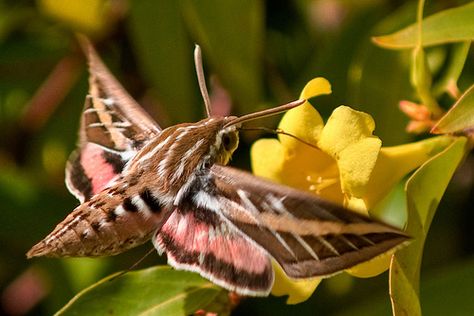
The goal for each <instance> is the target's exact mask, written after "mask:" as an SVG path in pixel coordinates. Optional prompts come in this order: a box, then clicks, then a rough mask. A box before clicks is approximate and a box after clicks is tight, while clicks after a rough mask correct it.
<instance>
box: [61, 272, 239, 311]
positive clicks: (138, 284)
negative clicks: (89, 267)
mask: <svg viewBox="0 0 474 316" xmlns="http://www.w3.org/2000/svg"><path fill="white" fill-rule="evenodd" d="M199 309H204V310H206V311H207V312H214V313H218V314H219V315H223V316H225V315H228V314H229V309H230V308H229V303H228V299H227V292H226V291H225V290H223V289H222V288H220V287H219V286H217V285H214V284H212V283H211V282H209V281H206V280H204V279H202V278H201V277H199V276H198V275H197V274H195V273H191V272H184V271H175V270H173V269H171V268H170V267H162V266H158V267H154V268H149V269H146V270H142V271H135V272H127V273H125V274H121V273H118V274H113V275H111V276H109V277H107V278H105V279H103V280H101V281H99V282H97V283H96V284H94V285H92V286H90V287H88V288H86V289H85V290H84V291H82V292H80V293H79V294H77V295H76V296H75V297H74V298H73V299H72V300H71V301H70V302H69V303H68V304H67V305H66V306H64V308H62V309H61V310H60V311H59V312H57V313H56V315H58V316H60V315H64V316H66V315H106V314H112V315H117V316H119V315H143V316H145V315H147V316H153V315H176V316H179V315H183V316H187V315H190V314H192V313H194V312H195V311H197V310H199Z"/></svg>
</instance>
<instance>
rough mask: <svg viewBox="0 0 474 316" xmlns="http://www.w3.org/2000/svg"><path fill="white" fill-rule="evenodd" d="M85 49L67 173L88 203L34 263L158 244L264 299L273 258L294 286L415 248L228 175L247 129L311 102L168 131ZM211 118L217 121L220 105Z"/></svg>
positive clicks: (184, 263)
mask: <svg viewBox="0 0 474 316" xmlns="http://www.w3.org/2000/svg"><path fill="white" fill-rule="evenodd" d="M84 45H85V47H86V51H87V56H88V60H89V70H90V80H89V85H90V88H89V95H88V96H87V98H86V104H85V108H84V111H83V114H82V118H81V129H80V137H79V145H78V149H77V150H76V151H75V152H74V153H73V154H72V155H71V157H70V159H69V161H68V164H67V167H66V184H67V186H68V188H69V190H70V191H71V192H72V193H73V194H74V195H75V196H76V197H77V198H78V199H79V200H80V202H81V204H80V205H79V206H78V207H77V208H76V209H75V210H74V211H73V212H72V213H71V214H69V215H68V216H67V217H66V218H65V219H64V220H63V221H62V222H61V223H59V224H58V225H57V226H56V228H55V229H54V230H53V231H52V232H51V233H50V234H49V235H48V236H47V237H46V238H44V239H43V240H42V241H40V242H39V243H38V244H37V245H35V246H34V247H33V248H32V249H31V250H30V251H29V252H28V253H27V256H28V257H36V256H53V257H64V256H104V255H114V254H118V253H121V252H123V251H125V250H127V249H130V248H132V247H135V246H137V245H140V244H142V243H144V242H145V241H147V240H150V239H152V241H153V244H154V246H155V247H156V249H157V250H158V252H159V253H160V254H161V253H163V252H165V253H166V254H167V256H168V262H169V264H170V265H172V266H173V267H175V268H177V269H184V270H189V271H195V272H198V273H200V274H201V275H202V276H203V277H205V278H208V279H209V280H211V281H213V282H215V283H216V284H218V285H220V286H222V287H224V288H226V289H228V290H230V291H235V292H237V293H239V294H242V295H254V296H260V295H268V293H270V290H271V288H272V285H273V281H274V272H273V267H272V259H274V261H275V262H276V263H278V264H279V265H280V266H281V267H282V269H283V270H284V271H285V273H286V274H287V275H288V276H289V277H291V278H295V279H302V278H310V277H316V276H319V277H324V276H328V275H331V274H334V273H337V272H339V271H342V270H343V269H346V268H349V267H352V266H354V265H356V264H358V263H361V262H363V261H367V260H369V259H371V258H373V257H375V256H377V255H379V254H381V253H383V252H385V251H387V250H389V249H391V248H393V247H396V246H397V245H400V244H401V243H403V242H404V241H406V240H407V239H408V237H407V236H406V235H405V234H404V233H403V232H402V231H400V230H398V229H396V228H393V227H391V226H389V225H386V224H384V223H381V222H378V221H376V220H373V219H370V218H368V217H366V216H363V215H360V214H357V213H354V212H352V211H350V210H347V209H344V208H342V207H340V206H337V205H334V204H332V203H329V202H326V201H323V200H321V199H319V198H317V197H316V196H314V195H311V194H309V193H305V192H301V191H298V190H295V189H292V188H289V187H286V186H282V185H278V184H274V183H271V182H269V181H266V180H263V179H260V178H257V177H255V176H253V175H251V174H249V173H247V172H243V171H238V170H236V169H233V168H230V167H225V166H224V165H226V164H227V163H228V161H229V160H230V158H231V155H232V153H233V152H234V150H235V149H236V148H237V145H238V132H239V129H240V125H241V123H243V122H245V121H247V120H251V119H254V118H258V117H262V116H266V115H271V114H274V113H278V112H281V111H284V110H288V109H290V108H292V107H295V106H298V105H299V104H301V103H302V102H303V101H302V100H298V101H295V102H292V103H289V104H286V105H283V106H280V107H277V108H274V109H269V110H265V111H261V112H257V113H251V114H248V115H245V116H242V117H232V116H231V117H209V118H206V119H204V120H201V121H199V122H197V123H184V124H179V125H175V126H171V127H168V128H166V129H164V130H161V129H160V127H159V126H158V124H157V123H155V122H154V121H153V120H152V119H151V118H150V117H149V116H148V114H146V112H145V111H144V110H143V109H142V108H140V107H139V105H138V104H137V103H136V102H135V101H134V100H133V99H132V98H131V97H130V96H129V95H128V94H127V92H125V90H124V89H123V87H122V86H121V85H120V84H119V83H118V82H117V80H116V79H115V78H114V77H113V76H112V75H111V73H110V72H109V71H108V70H107V68H106V67H105V65H104V64H103V63H102V61H101V60H100V58H99V57H98V55H97V54H96V53H95V51H94V49H93V48H92V46H91V45H90V44H88V43H87V42H86V43H85V44H84ZM198 53H199V52H198ZM197 55H198V57H200V54H197ZM197 59H199V58H197ZM198 70H199V71H198V73H199V74H200V76H199V78H200V79H199V80H200V86H201V90H203V91H204V90H205V89H203V86H204V84H203V83H202V80H203V79H202V78H203V75H202V69H198ZM208 99H209V98H208V97H207V96H206V97H205V100H208ZM206 108H207V112H208V113H212V111H211V110H210V105H209V102H208V101H207V102H206Z"/></svg>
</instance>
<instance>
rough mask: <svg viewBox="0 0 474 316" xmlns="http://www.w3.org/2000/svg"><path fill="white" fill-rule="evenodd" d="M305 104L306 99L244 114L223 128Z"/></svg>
mask: <svg viewBox="0 0 474 316" xmlns="http://www.w3.org/2000/svg"><path fill="white" fill-rule="evenodd" d="M305 102H306V99H299V100H296V101H293V102H290V103H286V104H282V105H279V106H277V107H274V108H271V109H266V110H262V111H258V112H253V113H249V114H245V115H243V116H240V117H237V118H235V119H233V120H231V121H229V122H228V123H227V124H225V125H224V128H225V127H228V126H231V125H235V124H239V123H243V122H248V121H251V120H256V119H259V118H263V117H267V116H271V115H275V114H278V113H281V112H285V111H288V110H291V109H292V108H295V107H297V106H299V105H301V104H303V103H305Z"/></svg>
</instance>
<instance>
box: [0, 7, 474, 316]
mask: <svg viewBox="0 0 474 316" xmlns="http://www.w3.org/2000/svg"><path fill="white" fill-rule="evenodd" d="M449 3H450V4H452V5H456V7H448V5H447V2H446V1H441V0H432V1H427V2H426V7H425V8H424V11H425V12H428V13H425V15H426V16H427V17H426V18H424V19H421V18H422V17H421V10H418V18H419V22H420V23H417V22H416V16H417V8H416V2H414V1H409V0H406V1H401V2H399V3H398V2H396V1H395V2H394V1H389V0H377V1H374V0H369V1H337V0H311V1H296V2H281V1H277V2H275V1H266V2H264V1H261V0H257V1H252V0H244V1H230V2H229V1H227V2H226V1H219V0H205V1H194V0H181V1H166V0H160V1H153V0H141V1H110V0H88V1H85V2H84V3H82V4H81V2H77V3H75V4H74V5H68V4H67V2H64V1H63V0H39V1H37V2H31V1H16V2H15V1H6V0H0V201H1V203H0V222H1V223H2V228H1V229H0V242H1V244H2V247H1V248H0V268H1V269H0V291H1V292H2V293H1V294H2V295H1V297H2V300H1V305H0V314H4V313H7V314H8V313H10V314H14V313H16V314H27V315H51V314H53V313H54V312H57V311H58V310H60V311H59V312H58V314H59V315H102V314H108V313H113V314H114V315H119V314H120V315H131V314H140V315H141V314H143V315H145V314H146V315H189V314H193V313H194V312H196V311H197V310H201V309H202V310H205V311H207V312H217V313H219V315H227V314H230V313H231V312H232V314H235V315H250V314H271V315H293V314H298V315H299V314H321V315H323V314H324V315H388V314H390V313H393V314H395V315H400V314H408V315H419V314H421V313H422V312H423V313H424V314H426V315H432V314H445V313H447V312H448V311H449V313H450V315H466V314H468V312H470V311H471V310H472V309H473V308H474V307H473V301H472V299H470V296H469V294H470V293H472V292H473V291H474V288H473V282H469V281H470V279H472V278H470V277H471V276H472V273H473V270H474V262H473V260H472V258H473V254H474V252H473V251H474V249H473V246H472V232H471V231H472V228H471V227H470V226H472V225H471V223H472V210H471V208H472V203H473V202H474V201H472V198H473V194H472V183H473V181H474V180H473V176H472V172H471V173H470V172H469V170H472V168H473V163H474V162H473V159H472V155H471V156H470V155H469V153H470V152H471V151H472V145H473V141H472V140H473V138H472V137H473V135H472V130H473V125H474V92H473V91H474V90H473V89H474V85H473V82H474V68H473V62H472V60H473V58H472V57H473V54H472V50H471V51H470V50H469V49H470V42H471V41H472V39H473V38H474V19H473V18H472V17H473V16H474V2H469V3H468V2H467V1H462V0H459V1H454V2H449ZM86 4H87V5H86ZM407 25H408V26H407ZM420 28H421V29H420ZM420 30H421V32H420ZM77 31H81V32H86V33H87V35H88V36H90V37H91V38H93V39H95V41H96V43H95V45H96V47H97V48H98V50H99V53H100V55H101V56H102V57H103V58H104V60H105V61H106V63H107V64H108V65H109V66H110V68H111V69H112V70H113V72H114V74H116V76H117V77H118V78H119V80H120V81H121V82H122V83H123V84H124V86H125V87H126V88H127V89H128V90H129V91H130V92H131V94H132V95H133V96H134V97H136V98H137V100H139V102H141V103H142V104H144V106H145V108H146V109H147V110H149V112H150V113H151V114H152V115H153V116H154V117H155V118H156V119H157V121H158V122H159V123H160V124H161V125H162V126H163V127H166V126H169V125H170V124H175V123H179V122H192V121H197V120H199V119H200V118H202V117H203V113H204V109H203V107H202V104H201V103H202V102H201V98H200V96H199V90H198V87H197V83H196V79H195V71H194V68H193V59H192V58H193V57H192V50H193V45H194V43H199V44H200V45H201V47H202V48H203V57H204V66H205V70H206V73H207V75H208V83H209V86H210V88H211V89H210V90H211V94H213V93H214V95H213V96H214V97H216V100H217V101H216V104H215V106H216V107H218V108H219V109H220V110H222V112H223V113H227V112H229V108H232V109H231V110H230V112H231V114H236V115H238V114H243V113H248V112H252V111H255V110H257V109H261V108H264V107H267V106H269V105H276V104H280V103H283V102H286V101H289V100H290V99H294V98H296V97H297V96H298V95H299V92H300V90H301V88H302V87H303V86H304V85H305V84H306V83H307V82H308V81H309V80H311V79H312V78H314V77H317V76H323V77H326V78H328V80H329V81H330V82H331V83H332V89H333V93H332V94H331V95H330V96H325V97H321V98H318V99H317V102H315V103H314V104H315V106H316V107H317V110H318V111H319V113H321V115H322V116H323V118H324V119H327V117H328V116H329V114H330V113H331V112H332V111H333V109H335V108H336V107H337V106H339V105H340V104H345V105H348V106H351V107H353V108H355V109H357V110H360V111H365V112H367V113H369V114H370V115H371V116H372V117H373V118H374V120H375V124H376V129H375V134H376V135H377V136H379V137H380V139H381V140H382V142H383V146H384V147H387V146H391V145H399V144H411V145H413V144H414V143H412V142H414V141H415V140H420V139H421V138H423V139H433V138H432V135H429V134H427V133H421V134H418V135H413V134H410V133H407V132H406V131H405V125H406V124H407V123H408V124H409V125H408V127H409V128H410V127H411V129H410V130H411V131H415V130H416V131H422V132H423V131H424V132H429V131H430V130H431V129H432V128H433V127H434V128H433V131H434V132H436V133H440V134H448V135H444V136H441V138H439V139H441V140H442V141H440V143H439V144H440V145H439V146H434V147H436V148H434V147H433V148H432V149H433V150H432V152H429V153H427V157H426V162H425V163H423V164H421V163H420V165H421V167H419V169H418V170H416V171H415V172H414V173H413V175H412V176H411V177H409V178H408V181H407V179H404V180H402V181H400V182H399V183H398V184H397V185H396V186H395V187H394V189H393V190H392V194H390V195H388V196H386V198H385V199H383V200H381V201H379V203H378V204H377V205H375V212H374V213H376V214H382V215H383V218H389V219H391V218H392V219H394V222H395V223H398V224H400V223H403V221H404V220H405V219H406V229H407V232H408V234H409V235H410V236H412V237H413V241H412V242H411V243H410V244H408V245H407V246H406V247H404V248H401V249H400V250H399V251H398V252H397V253H396V255H395V256H394V257H393V260H392V270H391V271H390V286H389V285H387V275H386V274H385V275H382V276H380V277H378V278H371V279H367V280H365V279H364V280H359V279H349V277H348V276H345V277H346V280H350V281H348V282H346V283H345V287H344V290H338V291H334V290H333V288H334V287H332V286H330V285H329V286H326V285H324V284H325V283H324V282H323V284H322V286H321V287H320V288H318V290H317V291H316V292H315V293H314V294H313V296H312V297H311V299H309V300H308V301H307V302H305V303H302V304H298V305H295V306H287V305H285V303H284V302H285V300H284V299H279V298H275V297H269V298H263V299H260V298H259V299H244V300H243V301H242V302H241V303H240V304H239V305H238V306H237V307H235V306H234V305H233V303H231V302H230V301H229V297H228V295H227V293H226V292H225V291H223V290H222V289H221V288H220V287H218V286H217V285H214V284H213V283H211V282H209V281H207V280H204V279H202V278H201V277H199V276H198V275H197V274H194V273H189V272H182V271H175V270H172V269H170V268H168V267H164V266H160V264H163V263H164V261H165V259H163V258H161V259H160V258H158V256H156V255H153V256H150V257H149V258H147V260H145V261H144V262H143V263H142V265H143V266H145V267H151V268H146V269H142V270H138V271H134V272H127V273H125V274H124V275H120V276H117V274H115V275H114V274H112V273H115V272H116V271H120V270H126V269H127V268H128V267H130V266H132V265H133V264H134V263H135V262H136V261H137V259H138V258H140V257H142V255H143V254H144V253H145V252H146V250H147V249H145V248H143V247H141V248H138V249H134V250H132V251H130V252H128V253H126V254H122V255H119V256H117V257H113V258H105V259H39V260H32V261H27V260H26V259H25V255H24V254H25V252H26V251H27V250H28V249H29V247H31V246H32V245H33V244H34V242H36V241H38V240H39V239H40V238H42V237H43V236H44V235H45V234H46V233H48V232H49V231H51V230H52V228H53V227H54V225H56V224H57V223H58V222H59V221H60V220H61V219H62V218H64V217H65V216H66V215H67V214H68V213H69V212H70V210H72V209H73V208H74V207H75V205H77V202H76V201H74V199H73V198H72V197H70V195H69V194H68V192H67V191H66V189H65V187H64V184H63V183H64V180H63V179H64V174H63V171H62V170H63V167H64V165H65V162H66V159H67V155H68V154H69V152H71V151H72V150H73V148H74V146H75V142H76V140H77V126H78V123H79V113H80V111H81V108H82V106H83V103H84V96H85V95H86V93H87V75H86V73H85V66H84V63H83V57H82V53H81V52H80V51H79V49H78V46H77V43H76V39H75V34H74V33H75V32H77ZM380 34H388V35H383V36H378V35H380ZM374 36H375V37H374ZM371 38H372V41H371ZM374 43H375V45H374ZM381 48H386V49H381ZM410 72H411V78H410ZM214 79H217V80H214ZM410 79H412V80H410ZM213 82H218V83H219V84H212V83H213ZM469 87H470V88H469ZM222 94H227V95H228V96H230V97H231V99H232V104H231V105H230V104H226V102H227V101H223V100H225V98H222ZM401 100H411V102H412V103H413V104H415V102H419V103H421V104H419V105H418V107H417V106H413V107H411V108H410V109H409V110H411V111H412V112H409V111H408V112H409V113H408V112H405V113H406V114H408V118H407V116H406V115H405V114H404V113H402V112H401V111H400V110H399V108H398V104H399V102H400V101H401ZM415 105H416V104H415ZM260 125H264V126H269V127H271V126H276V125H277V119H274V120H273V121H271V120H268V121H265V122H263V123H260ZM453 133H454V134H455V135H451V134H453ZM242 138H243V139H242V140H241V149H240V150H239V151H238V152H237V153H236V155H235V157H234V160H233V162H232V163H233V164H234V165H237V166H244V167H245V166H247V165H248V160H249V158H248V156H249V155H248V150H245V149H248V147H249V146H250V144H251V143H252V142H253V141H254V140H255V139H256V138H257V135H254V134H250V133H249V134H243V135H242ZM447 140H449V141H447ZM435 141H436V140H435ZM426 143H429V142H426ZM421 144H425V142H421ZM414 146H415V147H416V146H418V145H414ZM420 146H423V145H420ZM400 148H404V147H400ZM410 148H412V147H410ZM427 148H428V147H425V148H424V150H420V152H423V153H424V152H425V151H429V149H430V148H428V149H427ZM418 149H419V148H418ZM400 150H403V149H400ZM430 157H431V158H430ZM464 157H467V158H465V161H466V162H465V165H463V161H464V159H463V158H464ZM395 158H396V156H395ZM457 168H461V171H460V172H457V173H456V172H455V170H456V169H457ZM395 169H396V168H395V167H394V170H395ZM466 170H467V171H466ZM389 171H390V170H389ZM388 173H389V172H388ZM453 174H454V176H453ZM448 184H449V186H448ZM404 186H405V191H404V190H403V187H404ZM445 190H446V193H445ZM438 204H439V207H438ZM405 208H406V211H407V216H404V214H403V211H404V210H405ZM435 212H436V216H434V215H435ZM147 247H149V246H147ZM422 259H423V260H422ZM111 274H112V275H111ZM107 275H111V276H109V277H106V276H107ZM420 275H421V280H420ZM104 277H106V278H105V279H102V278H104ZM100 279H102V280H100ZM99 280H100V281H99ZM330 282H331V281H329V282H328V283H329V284H330ZM91 284H92V285H91ZM84 288H85V289H84ZM24 289H35V290H36V292H35V293H36V294H37V296H25V291H24ZM388 289H389V290H390V295H389V293H388V291H389V290H388ZM80 290H82V291H81V292H79V294H77V295H76V296H75V297H74V298H73V299H72V300H71V297H73V295H74V293H77V292H78V291H80ZM28 293H30V294H31V292H28ZM390 298H391V299H392V304H393V305H392V311H391V310H390V302H389V301H390ZM70 300H71V301H70ZM68 301H70V302H69V303H67V302H68ZM16 302H21V304H18V303H16ZM15 303H16V304H15ZM65 304H66V305H65ZM62 307H63V308H62ZM61 308H62V309H61ZM233 308H235V309H234V310H233V311H231V309H233Z"/></svg>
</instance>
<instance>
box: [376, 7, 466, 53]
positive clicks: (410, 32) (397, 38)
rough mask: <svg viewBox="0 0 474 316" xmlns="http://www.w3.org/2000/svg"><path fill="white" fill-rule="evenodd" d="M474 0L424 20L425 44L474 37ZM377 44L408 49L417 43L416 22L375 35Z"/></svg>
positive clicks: (457, 40)
mask: <svg viewBox="0 0 474 316" xmlns="http://www.w3.org/2000/svg"><path fill="white" fill-rule="evenodd" d="M473 16H474V2H471V3H469V4H466V5H464V6H460V7H457V8H453V9H449V10H444V11H441V12H438V13H436V14H434V15H432V16H429V17H427V18H426V19H424V20H423V25H422V28H423V36H422V41H423V46H430V45H438V44H444V43H453V42H464V41H471V40H472V39H474V19H473V18H472V17H473ZM372 40H373V41H374V43H375V44H377V45H379V46H381V47H384V48H388V49H408V48H413V47H415V46H416V44H417V25H416V23H414V24H412V25H410V26H408V27H406V28H404V29H402V30H400V31H398V32H395V33H392V34H389V35H384V36H377V37H373V38H372Z"/></svg>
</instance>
